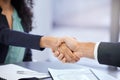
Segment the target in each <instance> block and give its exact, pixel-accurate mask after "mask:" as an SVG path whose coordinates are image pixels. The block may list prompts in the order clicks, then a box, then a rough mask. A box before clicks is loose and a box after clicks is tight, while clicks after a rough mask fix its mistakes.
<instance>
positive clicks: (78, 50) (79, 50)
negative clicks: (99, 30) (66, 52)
mask: <svg viewBox="0 0 120 80" xmlns="http://www.w3.org/2000/svg"><path fill="white" fill-rule="evenodd" d="M63 42H65V44H66V45H67V46H68V47H69V49H71V51H72V52H73V54H74V55H76V56H77V57H78V58H79V59H80V58H82V57H87V58H94V55H93V53H94V46H95V43H91V42H78V41H77V40H76V39H74V38H71V37H64V38H63Z"/></svg>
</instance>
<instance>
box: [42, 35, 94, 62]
mask: <svg viewBox="0 0 120 80" xmlns="http://www.w3.org/2000/svg"><path fill="white" fill-rule="evenodd" d="M40 47H42V48H51V49H52V51H53V54H54V56H55V57H57V58H58V59H59V60H60V61H62V62H63V63H75V62H77V61H79V60H80V58H82V57H87V58H94V47H95V43H92V42H79V41H77V40H76V39H74V38H71V37H63V38H57V37H50V36H46V37H42V38H41V40H40Z"/></svg>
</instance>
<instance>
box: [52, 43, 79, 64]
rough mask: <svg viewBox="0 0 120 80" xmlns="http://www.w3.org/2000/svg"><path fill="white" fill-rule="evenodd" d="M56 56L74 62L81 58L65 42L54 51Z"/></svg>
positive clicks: (61, 59) (64, 60)
mask: <svg viewBox="0 0 120 80" xmlns="http://www.w3.org/2000/svg"><path fill="white" fill-rule="evenodd" d="M53 53H54V55H55V57H57V58H58V59H59V60H60V61H62V62H64V63H66V62H71V63H74V62H76V61H78V60H79V58H78V57H77V56H76V55H74V54H73V52H72V51H71V50H70V49H69V48H68V47H67V45H66V44H65V43H62V44H61V45H60V46H59V47H58V50H56V51H53Z"/></svg>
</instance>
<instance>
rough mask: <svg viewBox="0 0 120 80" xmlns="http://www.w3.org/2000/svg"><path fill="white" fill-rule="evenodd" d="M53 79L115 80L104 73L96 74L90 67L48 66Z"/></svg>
mask: <svg viewBox="0 0 120 80" xmlns="http://www.w3.org/2000/svg"><path fill="white" fill-rule="evenodd" d="M48 71H49V73H50V75H51V76H52V78H53V80H117V79H115V78H113V77H112V76H109V75H107V74H104V73H100V72H97V71H96V72H97V73H100V75H102V74H103V76H98V75H99V74H97V75H96V73H94V72H93V70H92V69H86V68H85V69H51V68H48Z"/></svg>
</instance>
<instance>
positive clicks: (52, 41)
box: [40, 36, 63, 50]
mask: <svg viewBox="0 0 120 80" xmlns="http://www.w3.org/2000/svg"><path fill="white" fill-rule="evenodd" d="M62 42H63V41H62V39H60V38H58V37H52V36H43V37H42V38H41V40H40V47H42V48H51V49H53V50H57V48H58V47H59V45H60V44H61V43H62Z"/></svg>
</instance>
